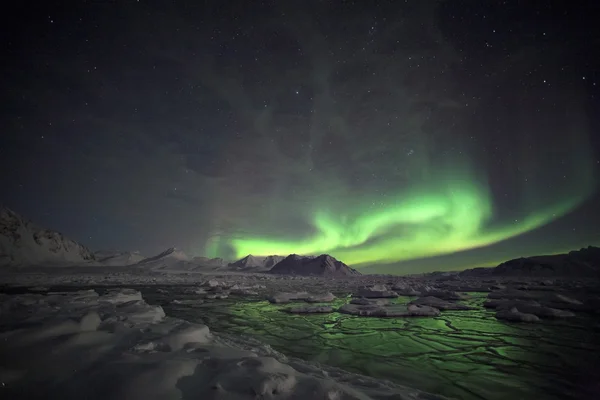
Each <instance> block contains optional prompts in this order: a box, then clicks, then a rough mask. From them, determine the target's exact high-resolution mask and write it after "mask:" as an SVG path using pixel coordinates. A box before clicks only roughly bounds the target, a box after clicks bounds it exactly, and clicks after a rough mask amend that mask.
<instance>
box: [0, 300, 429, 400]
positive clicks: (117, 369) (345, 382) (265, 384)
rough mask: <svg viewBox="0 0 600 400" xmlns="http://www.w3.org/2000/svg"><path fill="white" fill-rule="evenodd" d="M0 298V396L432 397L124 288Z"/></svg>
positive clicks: (97, 397) (136, 397) (99, 397)
mask: <svg viewBox="0 0 600 400" xmlns="http://www.w3.org/2000/svg"><path fill="white" fill-rule="evenodd" d="M0 300H1V304H2V310H1V311H2V312H1V314H0V329H1V333H0V339H1V342H0V343H1V345H0V356H1V357H0V359H1V360H2V361H1V362H0V379H1V381H2V387H1V388H0V394H1V395H2V398H40V399H41V398H48V396H50V395H51V397H52V398H62V399H81V398H86V399H123V400H125V399H127V400H132V399H181V398H183V399H191V398H201V399H257V398H260V399H307V398H315V399H357V400H358V399H384V398H397V399H435V398H439V397H436V396H432V395H427V394H424V393H422V392H420V391H418V390H414V389H408V388H405V387H402V386H400V385H395V384H392V383H389V382H383V381H378V380H376V379H372V378H367V377H363V376H359V375H355V374H352V373H346V372H343V371H341V370H338V369H335V368H331V367H325V366H319V365H317V364H308V363H304V362H302V361H300V360H294V359H288V358H287V357H285V356H284V355H282V354H280V353H278V352H276V351H274V350H273V349H271V348H270V347H269V346H266V345H263V344H261V343H259V342H255V341H254V342H253V341H251V340H243V339H241V338H239V337H238V338H235V337H232V336H229V337H225V336H223V337H220V336H219V335H218V334H216V335H215V334H212V333H211V332H210V330H209V328H208V327H207V326H206V325H204V324H198V323H190V322H187V321H184V320H181V319H175V318H170V317H167V316H165V313H164V311H163V308H162V307H160V306H155V305H150V304H148V303H146V302H145V301H144V299H143V298H142V296H141V294H140V292H138V291H135V290H131V289H112V290H108V291H105V292H104V291H103V294H102V295H99V294H98V292H96V291H94V290H84V291H75V292H51V293H48V294H47V295H43V294H21V295H2V298H1V299H0Z"/></svg>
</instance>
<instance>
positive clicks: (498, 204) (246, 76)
mask: <svg viewBox="0 0 600 400" xmlns="http://www.w3.org/2000/svg"><path fill="white" fill-rule="evenodd" d="M201 3H202V4H183V3H180V2H170V3H168V4H166V3H164V4H161V3H154V2H148V1H139V2H122V3H119V4H99V3H98V4H96V3H94V4H88V3H81V4H78V5H76V6H73V7H72V8H69V9H68V10H67V9H65V8H64V7H62V6H61V7H57V6H55V5H54V4H53V2H47V3H45V4H44V6H43V7H41V8H39V9H36V10H29V9H25V8H23V9H21V10H20V12H17V14H15V19H16V20H18V21H19V24H17V25H18V26H19V28H15V30H13V31H11V32H10V34H9V35H8V39H7V45H6V49H5V54H7V58H8V59H9V62H7V63H6V65H5V66H4V69H3V72H4V75H5V76H6V78H7V81H8V82H10V87H9V90H7V91H6V92H5V93H4V94H3V96H4V98H3V100H4V103H3V104H7V105H8V106H7V108H6V110H5V112H4V113H3V115H2V118H3V122H4V123H5V124H4V126H6V127H7V128H6V130H7V131H8V132H9V134H7V135H3V137H2V138H1V139H0V140H1V142H0V149H2V150H3V151H4V149H8V151H4V152H3V158H2V161H1V162H2V168H1V171H2V172H1V175H0V177H1V179H2V181H3V182H5V184H4V187H5V190H3V191H2V194H1V197H0V201H2V202H3V203H6V205H7V206H9V207H11V208H14V209H15V210H16V211H19V212H20V213H22V214H24V215H27V216H28V217H30V218H32V219H33V220H35V221H38V222H39V223H40V224H43V225H45V226H48V227H53V228H55V229H57V230H59V231H61V232H63V233H65V234H66V235H68V236H70V237H73V238H75V239H78V240H79V241H81V242H82V243H84V244H86V245H88V246H89V247H91V248H93V249H123V250H139V251H141V252H142V253H143V254H145V255H151V254H154V253H158V252H160V251H162V250H164V249H165V248H167V247H171V246H176V247H179V248H181V249H182V250H183V251H184V252H186V253H188V254H189V255H191V256H194V255H203V256H210V257H223V258H226V259H236V258H241V257H243V256H246V255H248V254H253V255H271V254H278V255H286V254H290V253H298V254H306V255H309V254H321V253H328V254H331V255H333V256H334V257H336V258H338V259H340V260H341V261H344V262H345V263H347V264H350V265H352V266H356V267H358V268H360V269H361V270H363V271H374V272H386V273H406V272H420V271H432V270H440V269H461V268H467V267H474V266H480V265H490V264H493V263H496V262H500V261H503V260H506V259H509V258H514V257H519V256H525V255H532V254H539V253H556V252H562V251H568V250H570V249H572V248H577V247H583V246H588V245H598V244H600V233H599V231H598V229H597V226H599V224H600V212H599V211H598V210H597V207H594V204H596V203H597V202H598V201H599V200H600V198H599V196H598V190H597V187H598V185H597V184H598V172H599V169H600V157H599V155H598V153H599V143H598V131H599V129H600V120H599V117H598V115H597V114H598V113H597V112H594V110H597V109H600V104H599V103H600V102H599V100H598V98H599V97H598V85H597V82H598V73H597V70H598V69H597V68H596V67H597V66H596V65H594V64H593V63H592V62H591V61H590V56H589V55H590V54H592V53H593V49H594V48H595V47H594V46H596V45H598V43H597V39H594V36H593V35H592V34H591V32H592V31H593V29H592V26H594V24H595V23H594V22H593V21H592V20H590V19H589V15H588V14H589V13H588V12H587V11H586V9H585V7H582V6H581V4H579V2H575V3H573V4H569V5H564V6H563V7H562V8H560V9H558V8H555V7H553V6H552V5H550V4H541V3H540V4H537V3H536V4H533V3H531V4H529V3H527V4H523V2H518V1H516V0H515V1H503V2H495V1H491V2H475V1H430V2H424V1H418V0H414V1H407V2H376V4H372V5H370V4H368V2H354V3H353V2H347V1H341V0H339V1H329V2H321V1H316V0H315V1H312V0H311V1H308V2H298V3H295V2H264V3H263V2H261V3H257V2H237V1H233V2H230V3H227V4H225V3H222V2H216V1H215V2H211V1H209V2H201ZM479 3H485V4H479ZM557 21H559V22H560V23H557Z"/></svg>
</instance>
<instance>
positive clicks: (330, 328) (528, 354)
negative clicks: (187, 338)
mask: <svg viewBox="0 0 600 400" xmlns="http://www.w3.org/2000/svg"><path fill="white" fill-rule="evenodd" d="M127 287H133V288H135V289H136V290H140V291H141V293H142V295H143V297H144V299H145V300H146V301H147V302H148V303H149V304H155V305H160V306H162V307H163V309H164V311H165V313H166V314H167V315H169V316H171V317H175V318H181V319H184V320H188V321H191V322H198V323H203V324H206V325H207V326H208V327H209V328H210V330H211V331H213V332H218V333H221V334H225V335H242V336H245V337H250V338H254V339H257V340H259V341H261V342H263V343H266V344H269V345H270V346H271V347H272V348H274V349H275V350H277V351H279V352H281V353H283V354H285V355H287V356H290V357H297V358H300V359H303V360H307V361H309V362H317V363H321V364H325V365H330V366H333V367H339V368H342V369H344V370H347V371H350V372H354V373H359V374H362V375H367V376H371V377H374V378H378V379H385V380H389V381H391V382H394V383H397V384H400V385H404V386H408V387H412V388H416V389H420V390H423V391H425V392H429V393H435V394H438V395H443V396H447V397H450V398H457V399H466V400H475V399H489V400H500V399H511V400H516V399H581V398H599V397H596V396H600V383H599V382H600V379H599V378H600V376H599V374H598V371H600V357H599V356H598V354H600V319H599V318H598V315H597V314H592V313H579V312H578V313H577V315H576V317H573V318H569V319H560V320H544V322H543V323H538V324H526V323H511V322H506V321H499V320H497V319H496V318H495V317H494V315H495V314H494V312H493V311H491V310H489V309H485V308H484V307H483V302H484V300H485V298H486V296H487V293H477V292H472V293H469V299H468V300H464V301H462V303H464V304H466V305H469V306H472V307H474V308H475V309H474V310H470V311H443V312H442V313H441V315H440V316H438V317H426V318H370V317H359V316H352V315H347V314H340V313H337V312H333V313H329V314H310V315H294V314H289V313H286V312H284V310H285V309H286V308H287V307H289V306H290V305H289V304H271V303H269V302H268V301H266V300H264V297H258V296H257V297H253V296H250V297H244V298H241V297H230V298H227V299H222V300H211V299H203V298H201V297H202V296H199V295H198V294H196V293H195V290H196V289H197V286H185V285H167V286H160V285H149V286H132V285H128V286H127ZM90 288H95V289H96V290H97V291H98V292H99V293H102V291H104V290H106V287H104V286H102V287H94V286H91V287H90V286H85V287H81V286H80V287H73V286H69V287H53V288H48V289H51V290H82V289H90ZM15 290H19V289H10V290H9V291H13V292H14V291H15ZM335 294H336V295H338V296H340V297H339V298H338V299H337V300H335V301H334V302H333V303H332V305H333V307H334V308H336V307H339V306H341V305H342V304H344V303H346V302H348V301H349V298H348V294H347V293H335ZM413 299H414V297H407V296H401V297H399V298H398V299H395V300H393V301H394V302H398V303H405V302H409V301H411V300H413Z"/></svg>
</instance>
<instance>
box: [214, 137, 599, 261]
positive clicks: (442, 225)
mask: <svg viewBox="0 0 600 400" xmlns="http://www.w3.org/2000/svg"><path fill="white" fill-rule="evenodd" d="M579 145H581V142H579ZM577 147H579V148H578V149H577V150H578V152H577V155H578V157H574V159H573V160H572V167H571V168H572V169H573V171H574V172H575V171H579V172H580V173H579V175H578V176H577V179H572V180H570V181H568V182H565V183H564V184H563V189H564V190H563V191H561V192H560V193H554V194H553V196H548V193H544V195H543V196H540V195H538V196H535V192H536V191H537V192H539V190H538V189H537V188H536V189H529V190H527V189H526V188H525V189H523V190H524V192H523V193H522V198H523V205H522V207H521V208H522V209H521V210H519V211H518V213H517V214H518V215H519V217H518V218H514V219H511V220H509V221H498V218H496V215H495V207H494V199H493V198H492V194H491V191H490V189H489V185H488V184H487V182H486V179H485V178H484V177H483V174H477V173H476V172H475V171H476V169H475V168H473V167H472V166H470V165H469V164H468V163H466V162H465V161H464V160H462V161H461V162H458V161H454V162H452V163H450V165H448V166H447V167H446V168H440V170H439V171H438V173H437V174H435V175H434V176H435V177H436V179H435V182H430V183H429V184H420V185H418V184H417V185H414V186H413V187H412V188H411V189H410V190H403V191H401V193H399V194H398V195H396V196H389V197H386V201H385V202H381V200H379V202H377V203H375V202H374V201H373V199H372V198H369V199H367V200H366V201H365V202H364V203H363V204H362V205H361V206H360V207H355V209H353V210H348V209H347V208H344V206H343V204H342V203H339V206H338V207H333V206H330V207H329V208H326V207H318V208H315V210H314V211H313V212H312V213H311V217H312V218H311V225H312V226H313V227H314V233H313V234H311V235H308V236H306V237H303V238H300V239H297V240H285V239H280V240H278V239H276V238H275V237H253V236H249V237H238V238H231V239H229V240H228V241H227V243H228V245H229V246H231V247H232V248H233V249H234V251H235V256H236V257H237V258H241V257H244V256H246V255H248V254H253V255H257V256H263V255H272V254H279V255H287V254H293V253H295V254H302V255H316V254H322V253H327V254H331V255H332V256H334V257H336V258H338V259H340V260H342V261H344V262H345V263H347V264H350V265H353V266H359V267H360V266H365V265H373V264H385V263H392V262H401V261H408V260H415V259H422V258H428V257H433V256H439V255H444V254H451V253H456V252H460V251H464V250H469V249H475V248H481V247H486V246H489V245H492V244H495V243H498V242H501V241H504V240H507V239H509V238H513V237H516V236H518V235H521V234H524V233H527V232H530V231H532V230H535V229H537V228H539V227H542V226H544V225H546V224H548V223H550V222H552V221H553V220H556V219H558V218H560V217H562V216H564V215H566V214H567V213H569V212H571V211H573V210H574V209H575V208H577V207H578V206H579V205H580V204H581V203H582V202H584V201H585V200H586V199H587V198H588V197H589V196H590V195H591V194H592V193H593V191H594V188H595V184H594V178H593V172H592V171H593V169H592V168H591V160H592V159H591V157H589V156H588V155H587V154H585V151H583V150H582V147H580V146H577ZM571 154H573V153H571ZM459 164H462V167H457V165H459ZM536 198H537V199H536ZM541 199H543V201H542V200H541ZM526 200H527V201H526ZM532 200H533V201H532ZM527 203H530V205H529V207H528V204H527ZM374 204H375V205H374ZM222 244H223V243H222V240H219V241H213V242H212V243H211V246H209V249H208V250H209V251H208V252H209V254H210V253H211V249H210V247H212V253H214V252H215V250H216V247H217V245H222Z"/></svg>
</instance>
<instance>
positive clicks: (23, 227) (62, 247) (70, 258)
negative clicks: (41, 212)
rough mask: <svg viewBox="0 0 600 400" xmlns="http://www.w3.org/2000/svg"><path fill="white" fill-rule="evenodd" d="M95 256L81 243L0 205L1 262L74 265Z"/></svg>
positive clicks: (4, 263) (16, 264)
mask: <svg viewBox="0 0 600 400" xmlns="http://www.w3.org/2000/svg"><path fill="white" fill-rule="evenodd" d="M94 260H95V256H94V254H93V253H92V252H91V251H90V250H89V249H88V248H87V247H85V246H83V245H82V244H80V243H77V242H75V241H73V240H71V239H69V238H66V237H65V236H63V235H62V234H61V233H59V232H55V231H51V230H48V229H45V228H42V227H40V226H38V225H36V224H34V223H33V222H31V221H29V220H27V219H25V218H23V217H22V216H20V215H19V214H17V213H16V212H14V211H12V210H10V209H8V208H6V207H2V208H0V265H3V266H28V265H41V264H51V265H57V264H70V265H73V264H86V263H90V262H92V261H94Z"/></svg>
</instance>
